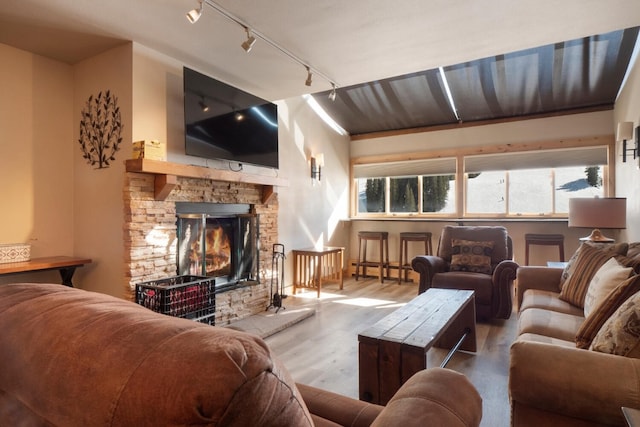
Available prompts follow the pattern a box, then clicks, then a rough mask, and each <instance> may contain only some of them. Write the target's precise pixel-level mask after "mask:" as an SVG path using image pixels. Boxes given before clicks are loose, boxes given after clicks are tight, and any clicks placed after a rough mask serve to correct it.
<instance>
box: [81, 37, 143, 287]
mask: <svg viewBox="0 0 640 427" xmlns="http://www.w3.org/2000/svg"><path fill="white" fill-rule="evenodd" d="M131 58H132V46H131V44H127V45H123V46H121V47H117V48H114V49H111V50H109V51H107V52H104V53H102V54H100V55H96V56H94V57H92V58H90V59H88V60H85V61H82V62H80V63H78V64H76V65H75V66H74V84H75V91H74V112H73V120H72V123H73V128H74V140H75V141H77V140H78V138H79V128H80V126H79V123H80V115H81V111H82V109H83V108H84V107H85V105H86V102H87V100H88V98H89V96H90V95H93V96H94V97H95V96H96V95H98V93H99V92H101V91H102V92H105V91H107V90H109V91H111V93H112V94H113V95H115V96H116V97H117V103H118V106H119V107H120V110H121V115H122V122H123V123H124V127H123V130H122V143H121V145H120V148H121V149H120V151H118V152H117V153H116V154H115V157H116V160H115V161H114V162H112V164H111V165H110V166H109V167H106V168H102V169H98V168H97V166H92V165H90V164H89V163H87V161H86V160H85V159H84V158H83V157H82V151H81V149H80V145H79V144H78V143H77V142H76V143H75V144H74V145H73V162H74V168H75V179H74V185H73V194H74V196H75V202H74V212H75V222H74V227H75V239H74V251H75V253H76V254H77V255H82V256H85V257H89V258H91V259H93V264H91V265H90V266H87V267H84V268H82V269H79V270H78V271H77V272H76V275H77V276H78V281H79V283H80V285H79V287H82V288H84V289H88V290H92V291H98V292H103V293H107V294H111V295H115V296H119V297H120V296H123V295H124V289H125V281H124V277H123V275H124V273H123V272H124V267H123V253H124V248H123V243H122V238H123V231H122V224H123V217H124V212H123V201H122V189H123V182H124V181H123V180H124V160H125V159H127V158H129V156H130V151H128V149H127V146H130V141H131V131H132V130H131V128H132V125H131V123H132V121H131V117H132V100H131V98H132V96H131V93H132V78H131V67H132V66H131V61H132V59H131Z"/></svg>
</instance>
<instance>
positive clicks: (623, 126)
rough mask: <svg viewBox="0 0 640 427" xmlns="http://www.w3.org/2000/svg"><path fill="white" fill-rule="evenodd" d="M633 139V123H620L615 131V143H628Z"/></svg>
mask: <svg viewBox="0 0 640 427" xmlns="http://www.w3.org/2000/svg"><path fill="white" fill-rule="evenodd" d="M632 138H633V122H620V123H618V129H617V131H616V141H623V140H624V141H629V140H630V139H632Z"/></svg>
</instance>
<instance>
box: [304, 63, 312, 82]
mask: <svg viewBox="0 0 640 427" xmlns="http://www.w3.org/2000/svg"><path fill="white" fill-rule="evenodd" d="M304 84H305V85H307V86H311V69H310V68H309V67H307V80H305V81H304Z"/></svg>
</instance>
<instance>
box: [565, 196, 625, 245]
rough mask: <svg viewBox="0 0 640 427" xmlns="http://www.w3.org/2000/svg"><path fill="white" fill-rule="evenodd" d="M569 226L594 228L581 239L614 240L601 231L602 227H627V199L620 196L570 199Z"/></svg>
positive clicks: (610, 241)
mask: <svg viewBox="0 0 640 427" xmlns="http://www.w3.org/2000/svg"><path fill="white" fill-rule="evenodd" d="M569 227H585V228H593V229H594V230H593V231H592V232H591V234H590V235H589V236H586V237H582V238H581V239H580V240H581V241H592V242H608V243H612V242H614V239H611V238H609V237H606V236H604V235H603V234H602V232H601V231H600V229H601V228H618V229H619V228H626V227H627V199H625V198H620V197H593V198H576V199H569Z"/></svg>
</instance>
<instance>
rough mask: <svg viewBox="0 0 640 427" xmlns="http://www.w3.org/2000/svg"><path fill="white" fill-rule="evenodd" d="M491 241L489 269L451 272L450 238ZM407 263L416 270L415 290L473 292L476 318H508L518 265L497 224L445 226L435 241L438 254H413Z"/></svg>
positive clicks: (503, 231)
mask: <svg viewBox="0 0 640 427" xmlns="http://www.w3.org/2000/svg"><path fill="white" fill-rule="evenodd" d="M454 239H459V240H466V241H474V242H493V248H492V250H491V266H490V272H489V271H488V272H487V273H489V274H487V273H482V272H473V271H451V264H452V257H453V255H454V254H453V252H454V247H453V240H454ZM411 266H412V267H413V269H414V270H415V271H417V272H418V273H420V286H419V289H418V293H419V294H420V293H422V292H424V291H426V290H427V289H429V288H447V289H468V290H472V291H475V302H476V318H477V319H478V320H489V319H492V318H498V319H508V318H509V317H510V316H511V312H512V311H513V304H512V293H513V291H512V284H513V281H514V280H515V278H516V271H517V269H518V264H517V263H516V262H514V261H513V243H512V241H511V238H510V237H509V235H508V233H507V229H506V228H504V227H500V226H477V227H472V226H445V227H444V228H443V230H442V234H441V235H440V241H439V243H438V255H437V256H431V255H420V256H417V257H415V258H414V259H413V260H412V262H411Z"/></svg>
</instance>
